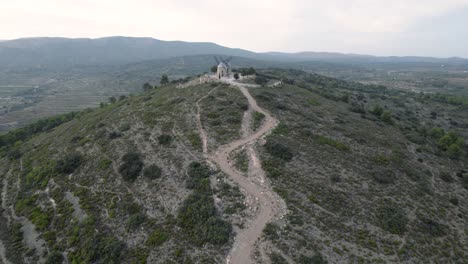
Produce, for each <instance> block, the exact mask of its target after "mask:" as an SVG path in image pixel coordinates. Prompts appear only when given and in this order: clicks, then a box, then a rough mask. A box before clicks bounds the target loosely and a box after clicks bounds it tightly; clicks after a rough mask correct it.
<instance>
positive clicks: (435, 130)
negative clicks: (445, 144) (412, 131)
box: [429, 127, 445, 140]
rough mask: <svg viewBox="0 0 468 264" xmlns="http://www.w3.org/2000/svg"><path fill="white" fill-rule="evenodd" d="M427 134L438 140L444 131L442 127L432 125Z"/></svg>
mask: <svg viewBox="0 0 468 264" xmlns="http://www.w3.org/2000/svg"><path fill="white" fill-rule="evenodd" d="M429 135H430V136H431V137H432V138H434V139H436V140H439V139H440V138H441V137H443V136H444V135H445V131H444V129H443V128H440V127H434V128H433V129H431V131H429Z"/></svg>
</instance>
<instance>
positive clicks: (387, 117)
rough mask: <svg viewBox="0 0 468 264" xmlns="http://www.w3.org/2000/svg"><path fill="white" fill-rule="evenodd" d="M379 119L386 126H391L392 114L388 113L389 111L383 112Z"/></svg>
mask: <svg viewBox="0 0 468 264" xmlns="http://www.w3.org/2000/svg"><path fill="white" fill-rule="evenodd" d="M380 119H381V120H382V121H384V122H385V123H387V124H390V125H391V124H393V120H392V114H391V113H390V111H386V110H385V111H383V113H382V115H381V116H380Z"/></svg>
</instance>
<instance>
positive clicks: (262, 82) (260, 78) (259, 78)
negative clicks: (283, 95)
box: [254, 76, 268, 85]
mask: <svg viewBox="0 0 468 264" xmlns="http://www.w3.org/2000/svg"><path fill="white" fill-rule="evenodd" d="M254 81H255V83H256V84H258V85H265V84H267V83H268V79H267V78H265V77H263V76H257V77H255V80H254Z"/></svg>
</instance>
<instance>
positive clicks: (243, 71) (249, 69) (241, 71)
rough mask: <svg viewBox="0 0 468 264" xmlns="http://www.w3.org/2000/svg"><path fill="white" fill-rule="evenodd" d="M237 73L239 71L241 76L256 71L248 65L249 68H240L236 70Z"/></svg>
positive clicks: (253, 73) (255, 72)
mask: <svg viewBox="0 0 468 264" xmlns="http://www.w3.org/2000/svg"><path fill="white" fill-rule="evenodd" d="M236 71H237V72H238V73H240V74H241V75H242V76H249V75H255V74H257V71H256V70H255V69H254V68H252V67H250V68H240V69H238V70H236Z"/></svg>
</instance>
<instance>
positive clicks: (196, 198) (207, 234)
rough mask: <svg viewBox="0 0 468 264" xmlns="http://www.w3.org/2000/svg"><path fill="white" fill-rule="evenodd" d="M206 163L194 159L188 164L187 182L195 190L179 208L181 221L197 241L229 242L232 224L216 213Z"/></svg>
mask: <svg viewBox="0 0 468 264" xmlns="http://www.w3.org/2000/svg"><path fill="white" fill-rule="evenodd" d="M210 173H211V171H210V170H209V168H208V167H207V166H206V165H203V164H200V163H198V162H192V163H191V164H190V165H189V168H188V175H189V176H190V179H189V183H187V185H188V186H189V187H190V188H192V189H194V192H193V193H192V194H191V195H189V197H187V199H186V200H185V201H184V202H183V204H182V206H181V207H180V209H179V213H178V216H177V223H178V225H179V226H181V227H182V228H183V229H184V230H185V231H186V233H187V234H188V236H189V237H190V238H191V239H192V241H193V242H194V243H195V244H197V245H202V244H204V243H211V244H225V243H226V242H227V241H228V240H229V237H230V234H231V231H232V227H231V225H230V224H229V223H228V222H226V221H224V220H222V219H221V218H220V217H219V216H218V215H217V213H216V208H215V206H214V201H213V196H212V190H211V187H210V182H209V176H210Z"/></svg>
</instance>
